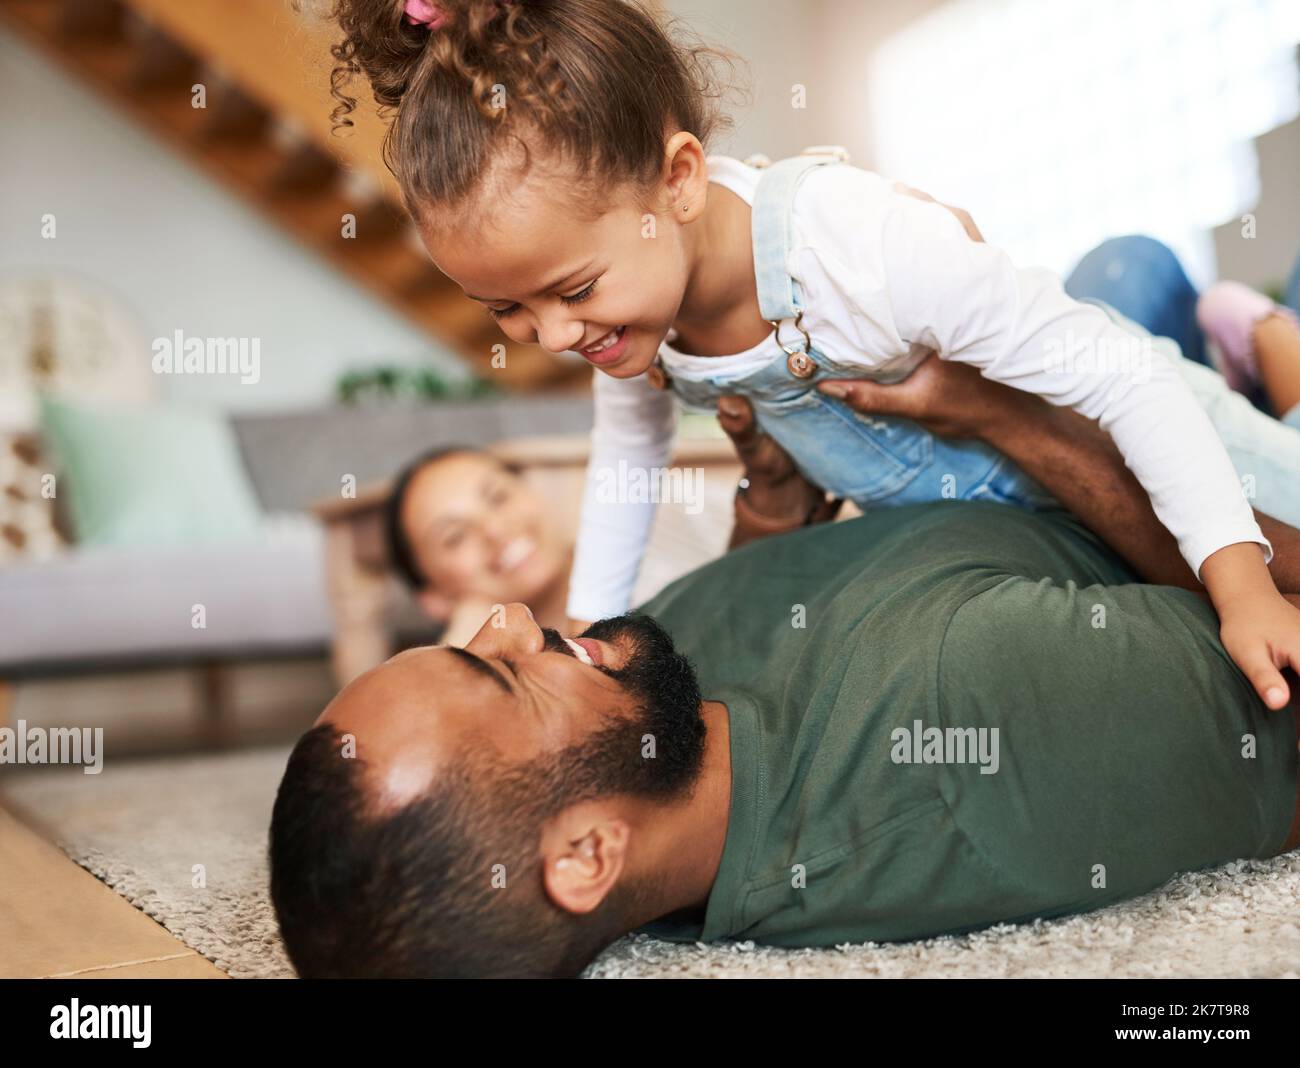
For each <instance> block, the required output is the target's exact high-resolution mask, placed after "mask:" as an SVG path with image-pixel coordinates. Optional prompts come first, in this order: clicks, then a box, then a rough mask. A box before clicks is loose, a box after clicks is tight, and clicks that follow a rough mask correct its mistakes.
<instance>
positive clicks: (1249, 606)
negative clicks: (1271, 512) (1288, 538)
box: [1201, 542, 1300, 709]
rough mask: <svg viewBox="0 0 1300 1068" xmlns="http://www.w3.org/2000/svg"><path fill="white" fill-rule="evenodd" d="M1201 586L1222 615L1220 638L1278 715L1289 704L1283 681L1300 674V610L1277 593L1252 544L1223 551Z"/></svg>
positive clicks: (1208, 565)
mask: <svg viewBox="0 0 1300 1068" xmlns="http://www.w3.org/2000/svg"><path fill="white" fill-rule="evenodd" d="M1201 580H1202V581H1203V582H1204V583H1205V588H1206V589H1207V590H1208V591H1209V594H1210V598H1211V600H1212V601H1213V602H1214V608H1215V610H1216V611H1217V612H1218V613H1219V638H1220V640H1221V641H1222V642H1223V647H1224V649H1226V650H1227V651H1228V655H1229V656H1231V657H1232V659H1233V662H1234V663H1236V665H1237V667H1239V668H1241V670H1242V672H1243V673H1244V674H1245V676H1246V678H1248V679H1249V680H1250V684H1251V685H1252V686H1254V687H1255V692H1256V693H1257V694H1259V697H1260V700H1262V701H1263V702H1264V704H1266V705H1267V706H1268V707H1269V708H1272V709H1279V708H1283V707H1285V706H1286V704H1287V703H1288V702H1289V701H1290V699H1291V689H1290V687H1289V686H1288V685H1287V683H1286V680H1285V679H1284V678H1283V677H1282V671H1283V670H1284V669H1285V668H1288V667H1290V668H1291V669H1292V670H1294V671H1300V608H1297V607H1296V606H1295V605H1294V604H1292V603H1290V602H1288V600H1287V599H1286V598H1285V597H1283V596H1282V595H1281V594H1280V593H1278V592H1277V587H1275V586H1274V585H1273V579H1272V576H1270V575H1269V573H1268V568H1267V567H1266V566H1265V564H1264V554H1263V553H1262V552H1261V551H1260V548H1259V546H1258V545H1255V544H1254V543H1252V542H1238V543H1237V544H1234V545H1225V546H1224V547H1223V548H1222V549H1219V550H1217V551H1216V552H1213V553H1211V554H1210V555H1209V556H1208V557H1206V558H1205V561H1204V562H1203V563H1202V564H1201Z"/></svg>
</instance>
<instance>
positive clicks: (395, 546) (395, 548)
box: [384, 445, 523, 590]
mask: <svg viewBox="0 0 1300 1068" xmlns="http://www.w3.org/2000/svg"><path fill="white" fill-rule="evenodd" d="M458 453H475V454H478V455H482V456H487V457H489V458H491V459H493V460H496V461H497V463H499V464H500V465H501V466H502V467H503V468H505V469H506V470H507V471H509V472H510V473H511V474H514V475H518V474H522V473H523V468H522V467H521V466H520V465H519V464H517V463H514V462H513V461H511V460H502V459H500V458H499V457H496V456H493V455H492V454H491V453H490V452H485V451H483V450H482V449H476V448H474V447H473V446H470V445H440V446H438V447H437V448H435V449H429V450H428V451H426V452H422V453H420V455H419V456H417V457H415V459H413V460H411V461H410V462H408V463H407V465H406V466H405V467H403V468H402V470H401V471H399V472H398V475H397V478H396V480H395V481H394V482H393V488H392V489H391V490H390V491H389V493H388V498H387V499H386V500H385V501H384V538H385V540H386V541H387V543H388V558H389V560H390V561H391V562H392V565H393V570H395V571H396V572H397V574H398V576H399V577H400V578H401V579H402V581H403V582H405V583H406V585H407V587H408V588H409V589H412V590H422V589H424V588H425V587H426V586H428V585H429V577H428V576H427V575H425V574H424V573H423V572H421V570H420V563H419V561H418V560H417V559H416V557H415V549H414V548H413V547H412V545H411V539H410V538H408V537H407V536H406V531H405V530H403V529H402V505H403V504H404V503H405V500H406V491H407V489H408V488H409V487H410V485H411V480H412V479H414V478H415V476H416V475H417V474H419V473H420V472H421V471H422V470H424V468H426V467H428V466H429V464H431V463H435V462H436V461H438V460H441V459H444V458H445V457H448V456H452V455H455V454H458Z"/></svg>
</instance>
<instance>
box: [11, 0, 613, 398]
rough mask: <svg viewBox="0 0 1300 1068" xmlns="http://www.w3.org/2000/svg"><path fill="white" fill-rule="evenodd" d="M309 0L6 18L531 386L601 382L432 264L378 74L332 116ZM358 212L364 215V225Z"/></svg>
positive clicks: (447, 335)
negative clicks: (387, 157)
mask: <svg viewBox="0 0 1300 1068" xmlns="http://www.w3.org/2000/svg"><path fill="white" fill-rule="evenodd" d="M302 6H303V7H304V9H307V10H305V11H303V12H298V11H295V10H294V9H293V8H292V7H291V6H290V3H289V0H0V19H3V20H4V21H5V22H6V23H7V24H8V25H10V26H11V27H13V28H14V29H15V30H16V31H17V32H18V33H19V34H20V36H22V37H23V38H24V39H26V40H27V41H29V42H30V43H31V44H33V45H34V46H36V47H37V48H38V49H39V50H40V51H42V52H43V53H45V54H46V55H48V56H50V57H51V58H53V59H54V60H55V61H56V62H57V63H59V64H60V65H61V66H62V67H63V68H64V69H66V70H68V71H69V72H71V73H72V74H74V75H75V76H77V77H78V78H80V79H82V80H84V81H86V82H89V83H90V84H91V85H93V86H94V87H95V88H96V89H98V90H99V91H101V92H102V93H103V94H104V95H105V96H106V97H107V98H108V99H110V100H112V101H114V102H116V103H117V104H118V105H119V106H120V107H122V108H123V109H124V110H126V111H127V112H128V113H129V114H130V115H132V116H134V117H135V118H136V119H137V120H139V121H141V122H142V123H144V124H145V125H147V126H148V127H150V128H151V129H153V130H154V131H155V132H156V133H158V134H159V135H161V136H162V137H163V138H165V139H166V140H168V141H170V142H171V143H172V144H173V145H175V146H176V147H178V148H179V149H180V150H181V151H182V152H183V153H184V154H185V155H186V156H188V157H189V158H190V159H191V160H193V161H194V162H196V163H198V164H199V165H200V166H202V167H203V168H204V169H205V170H207V171H208V172H209V173H211V174H212V175H214V176H215V177H217V178H219V179H220V180H221V181H222V182H224V183H225V184H226V185H227V186H229V187H230V188H232V189H234V190H236V191H237V192H238V193H239V194H240V195H241V196H243V197H244V198H246V199H247V200H249V201H251V202H252V203H254V204H255V205H256V206H257V207H259V208H260V209H261V210H262V211H263V212H265V213H266V214H267V215H268V216H270V217H271V218H272V219H274V220H275V221H276V222H277V223H279V225H280V226H281V227H282V228H283V229H284V230H286V231H287V232H288V233H290V234H291V235H293V236H294V237H296V238H297V239H298V240H299V241H301V242H302V243H303V244H305V245H306V246H308V247H310V248H311V249H314V250H315V251H316V252H318V253H319V254H320V255H321V256H323V257H325V258H326V259H327V260H329V261H330V262H331V263H332V264H334V265H335V266H336V267H337V268H338V269H339V270H341V271H343V272H344V273H345V274H347V275H348V276H350V277H351V278H353V279H355V280H356V281H357V282H359V283H361V284H362V285H364V286H365V287H366V288H368V289H370V290H371V291H373V292H374V293H376V294H377V295H379V296H380V297H381V298H383V299H384V300H385V301H387V303H389V304H390V305H391V306H393V307H394V308H396V309H397V310H399V311H400V312H401V313H402V314H403V315H404V316H405V317H406V318H407V319H409V320H410V321H411V322H412V323H414V324H415V325H416V326H418V327H419V328H420V329H422V330H424V331H425V332H426V333H428V334H429V335H430V336H431V337H433V338H435V339H437V340H438V341H439V342H440V343H441V344H443V345H445V346H446V347H448V348H449V349H451V350H452V351H454V352H456V353H457V354H458V355H460V356H461V358H462V359H463V360H464V361H465V362H466V363H467V364H468V365H469V367H471V368H472V369H473V370H475V371H476V372H478V373H479V374H481V375H482V376H483V377H485V378H487V379H488V380H489V381H492V382H493V383H495V384H497V385H499V386H501V387H503V388H507V389H516V390H525V391H538V390H550V389H586V388H588V386H589V384H590V381H591V371H590V368H589V367H588V365H587V364H586V361H584V360H580V359H577V358H576V357H575V358H574V359H573V360H566V359H563V358H559V357H555V356H552V355H551V354H549V353H547V352H546V351H545V350H543V349H542V348H540V347H539V346H530V345H518V344H516V343H515V342H513V341H511V340H510V339H509V338H507V337H506V336H505V334H503V333H502V332H501V330H500V328H499V327H498V326H497V325H496V323H495V322H494V321H493V320H492V318H491V317H490V316H489V315H488V314H487V312H486V310H485V309H483V308H482V307H481V306H480V305H479V304H477V303H476V302H474V301H471V300H469V299H468V298H467V297H465V296H464V294H463V293H461V291H460V287H459V286H457V285H456V284H455V283H454V282H452V281H451V280H450V279H448V278H447V277H446V276H445V275H443V274H442V273H441V272H440V271H438V269H437V268H436V267H435V266H434V265H433V262H432V261H431V260H430V259H429V257H428V254H427V253H426V252H425V251H424V248H423V246H422V245H421V243H420V240H419V237H418V235H417V234H416V232H415V229H414V227H413V226H412V224H411V222H410V219H409V217H408V216H407V215H406V212H405V210H404V209H403V207H402V204H401V197H400V194H399V192H398V188H397V183H396V180H395V179H394V178H393V176H392V174H391V173H390V172H389V171H388V169H387V167H385V166H384V163H383V160H382V156H381V147H380V146H381V143H382V140H383V134H384V126H383V122H382V120H381V119H380V118H379V116H378V115H377V113H376V111H375V108H374V107H373V105H372V104H371V103H370V100H369V94H368V90H367V88H366V86H365V84H364V80H363V79H361V78H358V79H357V81H356V82H355V83H354V87H353V90H352V93H353V95H356V96H357V97H358V108H357V110H356V112H354V113H353V116H352V118H353V120H354V122H355V123H356V125H355V126H354V127H352V128H351V129H349V130H345V131H341V132H340V133H339V134H333V133H332V132H331V128H330V111H331V109H332V107H333V106H334V101H333V99H332V98H331V97H330V95H329V72H330V70H331V68H332V66H333V60H332V59H331V58H330V56H329V46H330V44H331V43H332V41H333V33H332V31H331V29H330V28H329V27H328V26H327V25H326V24H324V23H323V22H322V21H320V19H319V18H317V17H315V16H313V15H312V14H310V13H309V12H310V9H311V8H312V6H313V5H312V3H311V2H310V0H304V2H303V4H302ZM199 86H201V87H202V90H201V91H202V93H203V94H205V95H206V100H205V101H203V103H204V106H202V107H198V106H195V101H196V99H197V97H198V90H197V87H199ZM142 195H147V192H145V191H142ZM345 216H351V217H352V218H353V219H355V223H354V224H353V225H352V226H351V227H345ZM348 229H350V230H351V231H352V233H353V234H354V236H345V230H348ZM231 268H232V270H236V269H243V268H242V267H241V266H240V265H238V264H232V265H231ZM496 345H504V346H505V366H504V367H500V368H493V367H492V366H491V360H492V356H493V347H494V346H496ZM498 362H499V361H498Z"/></svg>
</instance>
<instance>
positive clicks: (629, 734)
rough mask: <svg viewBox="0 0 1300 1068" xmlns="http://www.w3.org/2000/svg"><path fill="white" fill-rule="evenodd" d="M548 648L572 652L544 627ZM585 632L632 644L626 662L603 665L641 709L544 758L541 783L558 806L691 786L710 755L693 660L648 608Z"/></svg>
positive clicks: (675, 793) (672, 794) (666, 793)
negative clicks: (706, 749) (545, 767)
mask: <svg viewBox="0 0 1300 1068" xmlns="http://www.w3.org/2000/svg"><path fill="white" fill-rule="evenodd" d="M542 633H543V636H544V638H545V648H547V649H554V650H557V651H561V652H571V650H570V649H569V647H568V646H567V645H565V644H564V639H563V638H562V637H561V636H560V635H559V633H558V632H557V631H555V630H551V629H549V628H544V629H543V631H542ZM580 637H583V638H595V639H596V640H598V641H602V642H605V643H607V644H612V645H617V646H618V647H620V648H622V649H625V650H627V657H626V660H625V662H624V664H623V666H622V667H621V668H606V667H599V668H598V670H600V671H603V672H604V673H605V674H606V675H608V676H609V677H610V678H612V679H614V680H616V681H617V682H619V683H620V684H621V685H622V687H623V689H624V691H626V693H627V695H628V696H629V697H630V698H631V699H632V701H633V702H635V705H636V711H635V712H634V713H633V714H631V715H627V714H624V713H618V714H614V715H611V717H610V721H609V723H608V725H606V726H603V727H601V728H599V729H598V730H596V731H595V732H594V733H593V734H592V735H591V736H590V737H589V738H587V739H586V740H584V741H583V742H581V743H578V744H577V745H573V746H570V747H569V748H567V749H565V750H564V751H563V752H561V753H558V754H552V755H551V756H549V757H548V758H545V759H546V763H548V764H549V765H550V768H549V769H548V770H549V771H550V773H551V775H548V776H547V778H551V776H554V778H551V781H550V782H548V783H547V784H546V786H545V787H543V789H545V790H546V791H547V792H548V793H550V792H552V791H558V792H559V793H560V794H562V795H563V797H562V798H561V797H556V796H555V794H554V793H552V803H555V802H559V803H560V806H563V805H566V804H573V803H575V802H577V801H580V800H584V799H589V798H593V797H603V796H609V795H612V794H629V795H632V796H636V797H647V798H657V799H660V800H668V799H671V798H676V797H679V796H682V795H684V794H687V793H689V791H690V789H691V787H692V786H693V785H694V783H695V781H696V779H697V778H698V777H699V774H700V769H701V767H702V766H703V762H704V740H705V725H704V719H703V717H702V716H701V715H700V705H701V695H700V686H699V682H698V680H697V679H696V677H695V671H694V669H693V668H692V667H691V664H690V661H689V660H687V659H686V657H685V656H683V655H682V654H681V653H679V652H678V651H677V650H676V649H675V648H674V646H673V642H672V638H671V637H669V635H668V632H667V631H665V630H664V629H663V627H661V626H660V625H659V624H658V623H657V622H655V620H653V619H651V618H650V617H649V616H645V615H638V614H635V613H627V614H624V615H621V616H613V617H611V618H609V619H602V620H598V621H597V622H595V623H593V624H592V625H591V626H590V627H588V628H587V629H586V630H585V631H583V632H582V634H581V635H580Z"/></svg>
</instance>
